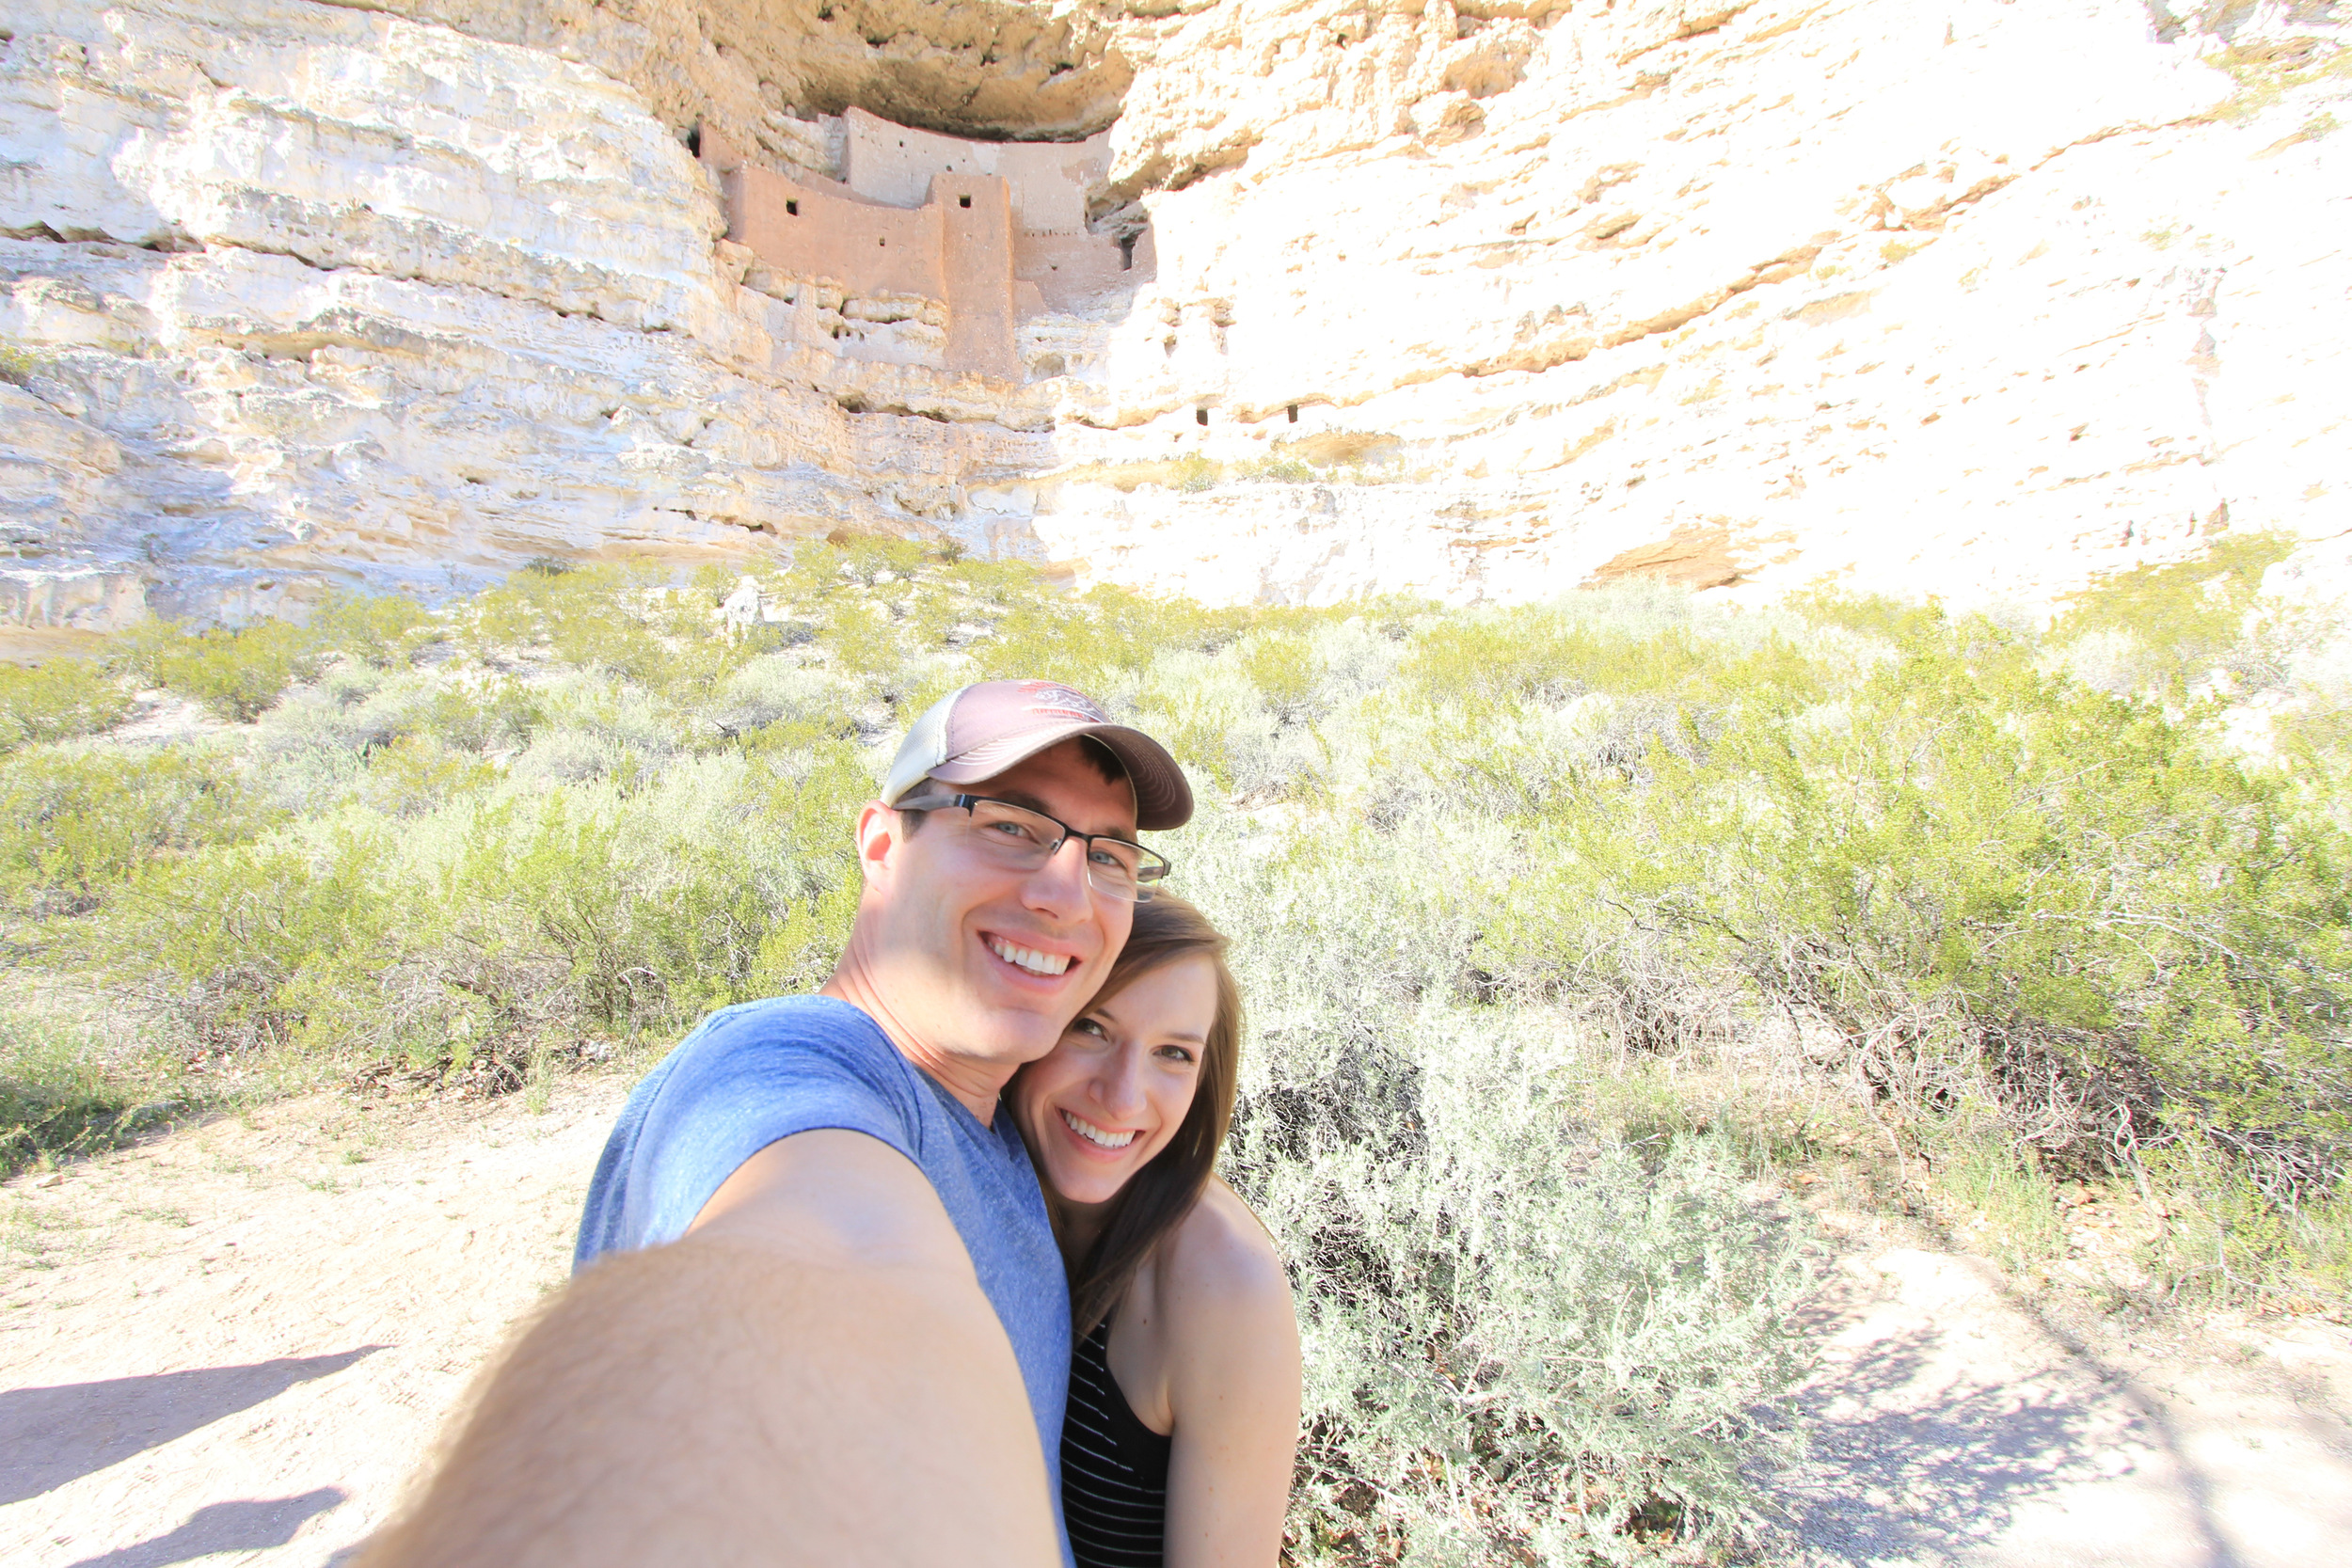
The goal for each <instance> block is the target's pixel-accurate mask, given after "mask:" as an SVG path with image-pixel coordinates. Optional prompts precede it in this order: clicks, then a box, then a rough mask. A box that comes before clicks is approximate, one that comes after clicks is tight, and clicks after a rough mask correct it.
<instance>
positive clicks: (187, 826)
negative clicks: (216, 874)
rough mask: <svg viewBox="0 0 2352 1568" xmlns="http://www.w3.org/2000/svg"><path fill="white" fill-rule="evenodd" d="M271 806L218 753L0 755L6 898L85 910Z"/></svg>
mask: <svg viewBox="0 0 2352 1568" xmlns="http://www.w3.org/2000/svg"><path fill="white" fill-rule="evenodd" d="M264 816H265V814H264V812H263V811H262V808H261V807H259V806H258V804H257V803H256V802H254V801H253V800H251V799H250V797H249V796H248V794H247V792H246V788H245V785H244V783H243V781H242V779H241V778H240V777H239V775H238V773H237V771H236V769H235V768H234V767H233V766H232V765H231V764H230V762H229V761H228V759H226V758H225V757H222V756H220V755H218V754H217V753H209V752H194V751H185V750H182V751H156V752H144V751H141V752H64V751H37V752H20V753H18V754H17V755H15V756H13V757H9V758H8V759H6V760H5V761H0V899H5V901H6V903H7V905H8V907H10V908H14V909H18V910H24V911H36V912H48V913H81V912H86V911H89V910H91V909H95V908H96V907H97V906H98V905H99V904H100V903H101V902H103V900H104V899H105V898H106V897H108V896H109V895H111V894H112V893H113V892H114V891H115V890H117V889H118V888H119V887H120V886H122V885H123V884H124V883H125V882H127V881H128V880H129V879H131V878H132V877H134V876H135V875H136V874H137V873H138V871H139V870H140V869H141V868H142V867H144V866H146V865H148V864H150V863H152V862H154V861H156V860H158V859H167V858H170V857H172V856H175V855H181V854H184V853H187V852H190V851H193V850H195V849H198V848H199V847H207V846H213V845H220V844H235V843H238V842H240V841H242V840H243V839H246V838H247V837H250V836H251V835H252V834H253V833H254V832H257V831H259V829H260V827H261V826H262V822H263V820H264Z"/></svg>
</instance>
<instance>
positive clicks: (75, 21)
mask: <svg viewBox="0 0 2352 1568" xmlns="http://www.w3.org/2000/svg"><path fill="white" fill-rule="evenodd" d="M0 28H5V30H6V31H7V32H8V34H9V35H10V37H9V38H8V41H7V42H6V44H5V45H4V46H0V230H5V231H6V233H8V234H10V235H14V236H17V237H16V238H10V239H0V344H5V345H7V347H8V353H9V355H10V359H9V362H8V363H9V369H10V371H11V373H12V375H13V378H14V379H15V380H16V381H17V382H19V383H21V386H10V387H6V388H0V389H5V391H6V392H7V393H8V396H7V397H6V398H5V399H0V420H5V421H6V422H5V425H0V429H5V430H6V432H7V436H8V455H7V457H6V458H5V459H0V503H5V505H6V507H7V512H8V525H9V529H10V535H9V537H10V542H11V544H12V545H13V546H14V549H13V553H14V556H15V560H14V561H13V562H9V563H8V566H7V567H6V568H5V569H0V582H5V583H6V584H7V598H6V600H5V603H7V604H8V605H12V607H13V615H14V618H15V619H17V620H19V621H20V622H24V623H27V624H32V625H52V624H57V623H59V622H60V621H62V622H63V624H66V625H71V626H92V627H95V626H103V625H106V624H111V623H112V622H114V621H117V620H119V619H120V618H121V617H122V616H123V615H124V614H125V613H135V612H136V610H137V607H138V605H139V602H140V600H141V598H142V597H144V598H145V599H146V600H148V601H149V602H151V604H152V606H153V608H156V609H159V610H180V609H195V610H208V609H211V608H214V607H215V606H217V607H220V608H223V609H226V610H230V611H231V612H240V611H246V610H266V609H271V608H275V607H278V606H281V605H284V604H286V603H287V602H288V600H289V598H290V596H291V598H292V599H294V600H299V599H301V598H303V597H307V596H309V595H310V594H315V593H316V592H317V591H318V588H319V585H320V584H321V583H322V582H326V581H333V580H343V581H354V580H356V581H363V582H368V583H372V584H373V585H376V586H385V587H401V588H405V589H409V590H411V591H421V592H428V593H429V592H436V591H439V590H443V589H446V588H449V587H452V586H462V585H467V584H469V583H472V582H475V581H479V580H481V579H482V578H485V576H488V575H493V574H502V573H503V572H505V571H509V570H512V569H513V568H514V567H515V566H516V565H517V564H519V563H520V562H524V561H527V560H530V559H532V557H534V556H540V555H564V556H595V555H605V554H619V553H631V552H641V553H652V554H659V555H665V556H679V557H691V556H694V555H696V554H707V553H710V552H733V553H740V552H743V551H745V550H747V549H753V548H756V547H757V546H758V543H759V541H760V540H762V539H765V538H768V537H771V536H772V535H776V534H806V533H812V532H813V533H826V532H829V531H837V530H842V529H847V530H850V531H870V530H876V529H881V530H887V531H909V530H912V529H919V528H922V527H924V526H927V525H926V523H925V519H926V518H927V517H929V516H931V515H940V514H945V513H946V512H950V511H952V510H953V508H954V507H955V505H956V504H957V500H956V498H957V496H958V494H959V488H958V486H959V481H960V477H961V475H962V474H964V473H966V472H977V473H989V472H994V471H997V470H1000V469H1007V470H1019V469H1021V468H1025V467H1034V466H1035V465H1036V464H1037V463H1038V462H1039V461H1040V459H1041V455H1042V452H1043V449H1042V447H1041V445H1040V441H1039V437H1038V436H1037V435H1036V434H1035V432H1034V428H1032V429H1030V430H1023V429H1017V428H1014V427H1015V426H1018V425H1022V424H1024V423H1026V424H1027V425H1029V426H1031V427H1036V426H1038V425H1041V423H1042V417H1041V415H1040V414H1039V413H1038V412H1037V411H1036V410H1035V409H1034V408H1031V407H1030V406H1029V405H1027V404H1024V403H1023V402H1022V399H1021V397H1020V395H1019V394H1018V393H1017V392H1015V391H1013V390H1012V389H1009V388H1002V387H997V388H988V387H984V386H981V385H979V384H977V382H976V381H971V380H969V379H968V378H967V380H965V381H963V382H943V380H942V378H940V377H939V376H937V375H936V374H926V373H919V372H918V373H913V374H909V373H907V372H903V371H902V369H901V368H900V367H895V366H891V365H888V364H875V363H868V362H863V361H853V360H850V359H849V358H847V357H846V356H843V355H841V354H840V353H837V352H835V345H834V342H833V341H832V339H831V337H830V336H829V335H827V334H824V333H821V332H818V331H816V330H805V331H803V330H800V329H799V327H798V326H796V321H797V322H799V323H800V324H801V325H806V324H807V321H808V318H807V317H805V316H803V317H800V318H796V317H795V314H794V312H793V311H792V310H790V309H787V308H786V307H784V306H782V305H781V304H780V302H778V301H777V300H775V299H773V298H771V297H770V296H768V295H766V294H762V293H755V292H754V291H751V290H747V289H743V288H741V287H740V286H739V284H740V280H741V278H742V277H743V275H744V263H745V261H746V258H744V257H743V256H742V255H741V253H739V252H736V253H734V255H733V257H732V259H730V258H729V257H728V256H727V255H725V254H723V253H722V252H721V250H720V249H719V248H718V246H717V245H716V244H715V242H716V237H717V235H718V234H719V233H720V232H721V230H722V229H723V220H722V218H721V215H720V212H719V206H718V199H717V196H716V193H715V191H714V190H713V189H712V188H711V187H710V185H709V182H708V181H707V177H706V176H705V175H704V174H703V172H702V171H701V170H700V169H699V168H698V166H696V165H695V163H694V161H693V160H692V158H691V157H690V156H689V155H688V153H687V152H686V150H684V148H683V147H682V146H680V145H679V143H678V140H677V139H676V137H675V135H672V133H671V132H670V131H669V130H668V129H667V128H665V127H664V126H662V125H661V124H660V122H659V121H657V120H655V119H652V118H651V117H650V116H648V115H647V114H645V113H644V110H643V109H642V107H640V105H639V103H638V100H637V95H636V94H635V93H634V92H633V91H631V90H630V89H628V88H626V87H622V86H621V85H619V84H618V83H616V82H614V81H613V80H612V78H610V77H609V76H606V75H604V74H602V73H600V72H599V71H596V70H593V69H591V68H589V67H587V66H584V65H581V64H578V63H574V62H567V61H564V60H563V59H560V58H558V57H557V56H556V55H552V54H549V53H546V52H542V51H537V50H531V49H524V48H516V47H512V46H508V45H502V44H498V43H491V42H485V41H483V40H477V39H473V38H469V37H467V36H465V35H463V34H459V33H456V32H453V31H451V30H449V29H447V28H443V27H438V26H433V25H424V24H415V23H411V22H407V21H404V20H400V19H396V18H392V17H388V16H385V15H382V14H379V13H373V12H367V11H359V10H351V9H343V8H336V7H330V6H323V5H315V4H308V3H305V0H195V3H191V4H170V3H168V0H145V3H141V4H136V5H125V6H117V7H111V8H90V7H87V6H85V5H81V4H77V3H74V0H8V4H7V5H6V6H5V7H0ZM729 248H730V249H732V247H729ZM835 303H836V305H837V304H839V303H840V302H838V301H837V300H836V302H835ZM812 340H813V341H812ZM818 343H821V344H822V346H821V347H819V346H818ZM852 407H857V408H864V409H879V410H893V409H902V410H914V411H916V412H909V413H889V412H881V413H866V414H862V415H853V414H852V413H851V412H850V408H852ZM66 584H71V585H74V586H72V587H66V588H61V587H60V586H59V585H66Z"/></svg>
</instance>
